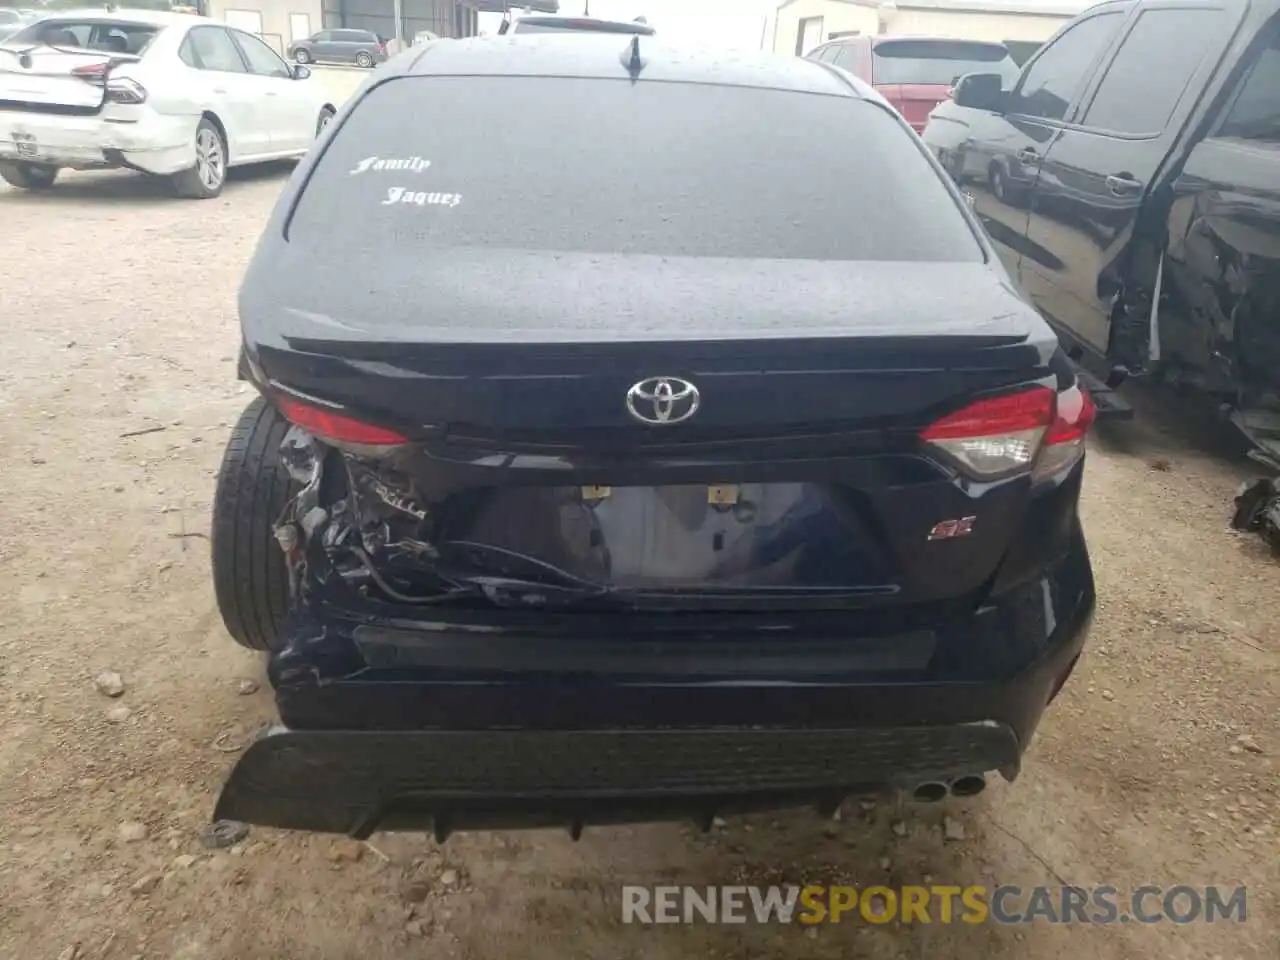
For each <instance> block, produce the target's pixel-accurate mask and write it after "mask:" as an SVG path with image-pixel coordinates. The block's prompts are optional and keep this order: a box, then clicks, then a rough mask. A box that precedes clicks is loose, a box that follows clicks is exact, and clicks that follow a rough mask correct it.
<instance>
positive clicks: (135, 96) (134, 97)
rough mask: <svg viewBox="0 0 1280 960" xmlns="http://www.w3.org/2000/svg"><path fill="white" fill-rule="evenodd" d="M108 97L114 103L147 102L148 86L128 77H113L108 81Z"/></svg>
mask: <svg viewBox="0 0 1280 960" xmlns="http://www.w3.org/2000/svg"><path fill="white" fill-rule="evenodd" d="M107 99H108V100H109V101H111V102H112V103H126V104H139V103H146V102H147V88H146V87H144V86H143V85H142V84H140V83H138V81H136V80H130V79H129V78H128V77H113V78H112V79H110V80H108V81H107Z"/></svg>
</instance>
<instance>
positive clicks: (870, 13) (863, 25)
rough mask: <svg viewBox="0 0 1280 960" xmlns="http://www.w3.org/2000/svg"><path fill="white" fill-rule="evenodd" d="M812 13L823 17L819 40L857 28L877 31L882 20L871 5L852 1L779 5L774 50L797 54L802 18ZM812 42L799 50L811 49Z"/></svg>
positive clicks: (797, 1) (804, 0)
mask: <svg viewBox="0 0 1280 960" xmlns="http://www.w3.org/2000/svg"><path fill="white" fill-rule="evenodd" d="M810 17H821V18H822V31H821V36H820V37H819V39H818V43H821V42H824V41H826V40H829V39H830V38H831V35H832V34H833V33H843V32H846V31H848V32H853V31H858V32H860V33H864V34H874V33H875V32H876V28H877V25H878V24H879V16H878V14H877V13H876V11H875V10H874V9H873V8H871V7H862V6H858V5H856V4H852V3H836V2H831V0H795V2H794V3H790V4H788V5H787V6H785V7H780V8H779V9H778V13H777V17H776V18H775V21H774V34H773V51H774V52H775V53H781V54H783V55H792V56H794V55H795V54H796V53H797V47H796V42H797V39H798V38H799V36H800V31H801V29H802V26H801V24H802V21H804V20H806V19H808V18H810ZM816 45H817V44H816V43H812V42H810V43H809V44H806V45H805V48H804V49H802V50H799V51H798V52H799V53H802V54H804V53H808V52H809V49H811V48H812V47H814V46H816Z"/></svg>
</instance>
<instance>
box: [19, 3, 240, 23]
mask: <svg viewBox="0 0 1280 960" xmlns="http://www.w3.org/2000/svg"><path fill="white" fill-rule="evenodd" d="M57 20H104V21H119V22H123V23H150V24H154V25H155V26H157V27H176V26H183V25H186V24H194V23H213V22H215V21H212V20H210V19H209V18H208V17H202V16H200V15H199V14H196V13H170V12H169V11H167V10H130V9H129V8H128V7H122V8H117V9H115V10H108V9H106V8H105V7H83V8H80V9H75V10H46V11H42V13H41V17H40V20H39V22H40V23H48V22H50V21H57Z"/></svg>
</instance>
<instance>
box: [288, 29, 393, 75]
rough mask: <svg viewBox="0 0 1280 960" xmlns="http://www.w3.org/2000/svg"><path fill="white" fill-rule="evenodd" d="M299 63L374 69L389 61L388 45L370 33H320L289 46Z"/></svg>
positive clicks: (323, 31)
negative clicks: (348, 64) (340, 64)
mask: <svg viewBox="0 0 1280 960" xmlns="http://www.w3.org/2000/svg"><path fill="white" fill-rule="evenodd" d="M289 58H290V59H291V60H294V61H296V62H298V63H354V64H355V65H356V66H357V67H372V66H374V65H375V64H379V63H382V62H383V61H384V60H386V59H387V43H386V41H385V40H383V39H382V38H381V37H379V36H378V35H377V34H376V33H374V32H373V31H371V30H321V31H320V32H319V33H314V34H312V35H311V36H309V37H307V38H306V39H305V40H296V41H294V43H293V44H291V45H290V47H289Z"/></svg>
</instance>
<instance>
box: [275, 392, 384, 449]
mask: <svg viewBox="0 0 1280 960" xmlns="http://www.w3.org/2000/svg"><path fill="white" fill-rule="evenodd" d="M276 407H277V408H278V409H279V410H280V412H281V413H282V414H283V415H284V418H285V419H286V420H288V421H289V422H290V423H292V424H294V425H296V426H299V427H301V428H302V429H303V430H306V431H307V432H308V433H310V434H312V435H314V436H315V437H316V438H317V439H320V440H323V441H325V442H326V443H329V444H332V445H333V446H338V447H345V448H363V449H356V450H354V451H353V452H357V453H365V454H369V455H376V454H378V453H385V452H386V448H388V447H397V446H400V445H401V444H404V443H408V442H409V438H408V437H406V436H405V435H404V434H402V433H398V432H397V431H395V430H388V429H387V428H386V427H377V426H374V425H373V424H371V423H364V422H363V421H361V420H356V419H354V418H352V417H348V416H344V415H343V414H341V413H336V412H335V411H333V410H326V409H325V408H324V407H318V406H313V405H312V404H309V403H304V402H303V401H301V400H298V399H296V398H294V397H288V396H277V397H276Z"/></svg>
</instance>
